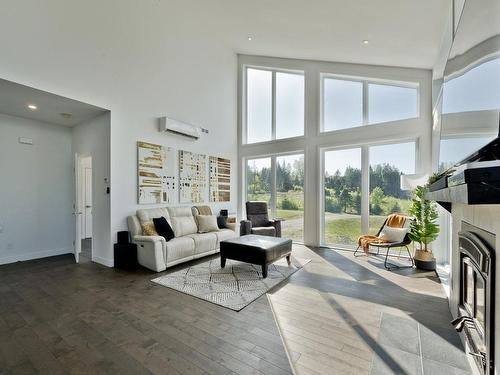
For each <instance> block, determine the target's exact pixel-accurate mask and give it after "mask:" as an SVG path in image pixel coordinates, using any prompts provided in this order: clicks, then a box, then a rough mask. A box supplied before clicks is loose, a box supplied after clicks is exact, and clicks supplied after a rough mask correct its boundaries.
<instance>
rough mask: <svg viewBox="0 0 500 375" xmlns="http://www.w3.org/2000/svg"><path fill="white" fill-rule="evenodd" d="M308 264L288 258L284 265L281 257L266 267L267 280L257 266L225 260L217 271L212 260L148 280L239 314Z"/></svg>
mask: <svg viewBox="0 0 500 375" xmlns="http://www.w3.org/2000/svg"><path fill="white" fill-rule="evenodd" d="M309 262H310V259H299V258H294V257H293V256H292V264H291V265H290V266H288V264H287V262H286V259H285V258H283V259H280V260H278V261H276V262H275V263H273V264H270V265H269V268H268V273H267V278H265V279H263V278H262V269H261V267H260V266H257V265H253V264H248V263H242V262H237V261H234V260H231V259H228V260H227V261H226V267H225V268H221V267H220V259H213V260H209V261H207V262H204V263H200V264H196V265H194V266H192V267H187V268H184V269H182V270H180V271H176V272H172V273H170V274H168V275H164V276H160V277H158V278H156V279H153V280H151V281H152V282H154V283H156V284H159V285H162V286H166V287H168V288H172V289H175V290H178V291H179V292H183V293H186V294H189V295H190V296H194V297H198V298H201V299H203V300H205V301H209V302H212V303H215V304H216V305H220V306H224V307H227V308H228V309H231V310H234V311H240V310H241V309H243V308H244V307H245V306H248V305H249V304H250V303H252V302H253V301H255V300H256V299H257V298H259V297H260V296H261V295H263V294H264V293H266V292H267V291H268V290H269V289H271V288H273V287H274V286H276V285H277V284H279V283H280V282H282V281H283V280H285V279H286V278H288V277H289V276H290V275H292V274H294V273H295V272H297V271H298V270H299V269H301V268H302V267H303V266H304V265H306V264H307V263H309Z"/></svg>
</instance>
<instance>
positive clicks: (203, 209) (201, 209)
mask: <svg viewBox="0 0 500 375" xmlns="http://www.w3.org/2000/svg"><path fill="white" fill-rule="evenodd" d="M191 212H192V213H193V216H195V217H196V216H197V215H212V209H211V208H210V206H193V207H192V208H191Z"/></svg>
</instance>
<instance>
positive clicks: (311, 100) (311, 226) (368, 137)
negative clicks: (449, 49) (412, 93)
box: [238, 55, 431, 246]
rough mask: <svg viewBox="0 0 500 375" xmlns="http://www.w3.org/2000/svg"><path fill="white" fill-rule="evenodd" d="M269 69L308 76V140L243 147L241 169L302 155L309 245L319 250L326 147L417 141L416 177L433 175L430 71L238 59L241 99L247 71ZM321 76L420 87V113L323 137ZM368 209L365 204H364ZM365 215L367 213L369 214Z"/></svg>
mask: <svg viewBox="0 0 500 375" xmlns="http://www.w3.org/2000/svg"><path fill="white" fill-rule="evenodd" d="M245 65H254V66H265V67H273V68H281V69H290V70H299V71H304V77H305V78H304V79H305V100H306V103H305V135H304V137H298V138H294V139H290V140H276V141H271V142H266V143H258V144H240V147H239V157H240V165H241V166H243V159H245V158H251V157H254V156H261V155H264V156H265V155H269V154H275V153H287V152H295V151H299V152H304V154H305V166H304V169H305V171H304V172H305V186H304V194H305V201H304V216H305V220H304V223H305V224H304V242H305V243H306V244H307V245H313V246H318V245H320V244H321V240H322V238H321V230H320V228H321V216H322V212H321V202H320V199H321V198H320V197H321V174H322V172H321V163H320V150H321V148H325V147H346V146H360V145H368V144H370V145H373V144H383V143H390V142H393V143H396V142H398V141H403V142H404V141H408V140H415V141H416V142H417V145H418V146H417V148H418V150H417V158H416V159H417V160H416V172H417V173H423V172H429V171H430V168H431V71H430V70H424V69H409V68H394V67H384V66H375V65H361V64H345V63H334V62H321V61H311V60H297V59H280V58H272V57H260V56H247V55H240V56H239V62H238V67H239V90H240V92H239V94H238V95H239V97H240V98H242V95H241V89H242V87H243V85H242V79H243V67H244V66H245ZM320 73H332V74H341V75H347V76H355V77H365V78H372V79H373V78H375V79H381V80H388V81H400V82H401V81H402V82H416V83H418V84H419V87H420V97H419V104H420V113H419V117H418V118H415V119H409V120H402V121H393V122H390V123H384V124H374V125H369V126H360V127H357V128H352V129H344V130H340V131H336V132H329V133H320V132H319V129H320V116H319V114H320ZM238 105H239V113H240V116H239V119H238V120H239V126H238V128H239V136H238V139H239V142H241V139H242V129H243V120H242V113H243V112H242V105H243V104H242V102H241V100H240V101H239V103H238ZM243 170H244V169H243V167H242V168H240V174H239V177H238V181H239V190H238V203H239V204H238V206H239V207H240V211H242V209H243V204H244V199H245V198H244V190H245V189H244V188H243V187H244V185H245V182H244V176H243V174H242V173H243ZM366 203H367V202H366ZM366 211H367V210H366Z"/></svg>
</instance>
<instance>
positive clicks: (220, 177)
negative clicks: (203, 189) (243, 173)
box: [209, 156, 231, 202]
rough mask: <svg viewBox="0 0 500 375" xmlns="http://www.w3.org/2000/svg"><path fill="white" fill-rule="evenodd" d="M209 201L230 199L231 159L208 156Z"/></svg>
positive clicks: (227, 200) (226, 200)
mask: <svg viewBox="0 0 500 375" xmlns="http://www.w3.org/2000/svg"><path fill="white" fill-rule="evenodd" d="M209 160H210V161H209V164H210V202H229V201H230V200H231V160H229V159H224V158H218V157H216V156H210V158H209Z"/></svg>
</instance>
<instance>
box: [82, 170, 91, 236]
mask: <svg viewBox="0 0 500 375" xmlns="http://www.w3.org/2000/svg"><path fill="white" fill-rule="evenodd" d="M84 179H85V182H84V183H85V194H84V195H85V197H84V201H85V206H84V207H83V209H84V211H83V212H84V227H85V233H84V237H85V238H92V168H85V169H84Z"/></svg>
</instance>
